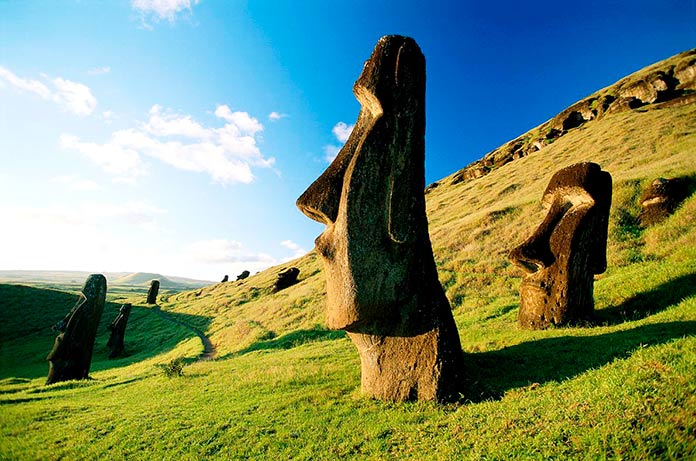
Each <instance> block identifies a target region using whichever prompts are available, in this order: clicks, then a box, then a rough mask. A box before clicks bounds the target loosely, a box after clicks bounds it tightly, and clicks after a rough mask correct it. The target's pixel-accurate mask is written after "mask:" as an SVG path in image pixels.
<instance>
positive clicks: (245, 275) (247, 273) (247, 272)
mask: <svg viewBox="0 0 696 461" xmlns="http://www.w3.org/2000/svg"><path fill="white" fill-rule="evenodd" d="M249 275H251V274H250V273H249V271H242V273H241V274H239V275H238V276H237V280H236V281H237V282H239V281H240V280H244V279H245V278H247V277H249Z"/></svg>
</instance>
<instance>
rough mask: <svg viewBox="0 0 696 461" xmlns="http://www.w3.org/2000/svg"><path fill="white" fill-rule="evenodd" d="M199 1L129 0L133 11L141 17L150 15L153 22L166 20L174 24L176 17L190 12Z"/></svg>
mask: <svg viewBox="0 0 696 461" xmlns="http://www.w3.org/2000/svg"><path fill="white" fill-rule="evenodd" d="M198 2H199V0H131V6H132V7H133V9H134V10H136V11H138V12H140V13H141V14H143V15H151V16H153V17H154V18H155V20H160V19H166V20H168V21H169V22H174V19H175V18H176V15H177V14H179V13H181V12H185V11H188V12H190V11H191V7H193V6H195V5H196V4H198Z"/></svg>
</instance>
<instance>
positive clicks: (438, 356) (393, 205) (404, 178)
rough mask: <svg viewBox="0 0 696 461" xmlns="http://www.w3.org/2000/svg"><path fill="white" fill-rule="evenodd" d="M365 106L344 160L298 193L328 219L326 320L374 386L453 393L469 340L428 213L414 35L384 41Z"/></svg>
mask: <svg viewBox="0 0 696 461" xmlns="http://www.w3.org/2000/svg"><path fill="white" fill-rule="evenodd" d="M353 93H354V94H355V96H356V98H357V99H358V101H359V102H360V104H361V110H360V114H359V116H358V120H357V121H356V123H355V128H353V131H352V133H351V134H350V137H349V138H348V140H347V141H346V143H345V145H344V147H343V148H342V149H341V151H340V152H339V153H338V155H337V157H336V159H335V160H334V161H333V163H331V165H330V166H329V167H328V168H327V169H326V171H324V173H323V174H322V175H321V176H320V177H319V178H318V179H317V180H316V181H315V182H314V183H312V184H311V185H310V186H309V188H308V189H307V190H306V191H305V192H304V193H303V194H302V196H301V197H300V198H299V199H298V200H297V206H298V208H299V209H300V210H301V211H302V212H303V213H304V214H305V215H307V216H308V217H309V218H311V219H313V220H315V221H319V222H321V223H323V224H325V225H326V229H325V230H324V232H323V233H322V234H321V235H320V236H319V237H318V238H317V239H316V241H315V244H316V250H317V252H318V253H319V255H320V257H321V259H322V261H323V263H324V268H325V274H326V279H327V309H326V322H327V325H328V327H329V328H331V329H342V330H346V331H348V332H349V336H350V338H351V340H352V341H353V343H354V344H355V345H356V347H357V348H358V351H359V352H360V356H361V366H362V378H361V379H362V388H363V392H365V393H367V394H369V395H371V396H373V397H377V398H382V399H386V400H396V401H400V400H407V399H408V400H410V399H422V400H433V399H438V400H439V399H442V398H446V397H445V396H446V395H447V394H451V393H452V391H453V390H454V388H455V387H456V383H455V382H457V383H458V380H457V378H456V375H457V373H458V372H459V367H461V365H462V363H461V357H462V352H461V346H460V344H459V336H458V333H457V330H456V327H455V325H454V320H453V318H452V314H451V311H450V307H449V303H448V301H447V298H446V297H445V295H444V292H443V291H442V287H441V286H440V283H439V280H438V277H437V270H436V268H435V262H434V259H433V255H432V248H431V245H430V238H429V235H428V221H427V217H426V214H425V194H424V186H425V169H424V163H425V58H424V56H423V54H422V53H421V51H420V48H419V47H418V45H417V44H416V42H415V41H414V40H413V39H411V38H408V37H402V36H395V35H394V36H386V37H383V38H381V39H380V40H379V42H378V43H377V45H376V46H375V49H374V51H373V52H372V56H371V57H370V59H369V60H368V61H367V62H366V63H365V66H364V68H363V71H362V74H361V75H360V77H359V78H358V80H357V81H356V82H355V85H354V86H353Z"/></svg>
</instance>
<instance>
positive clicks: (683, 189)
mask: <svg viewBox="0 0 696 461" xmlns="http://www.w3.org/2000/svg"><path fill="white" fill-rule="evenodd" d="M689 189H690V188H689V180H688V178H673V179H665V178H657V179H655V180H654V181H653V182H652V183H651V184H650V186H648V188H647V189H645V191H643V195H642V196H641V197H640V205H641V212H640V216H639V218H638V219H639V220H640V224H641V225H642V226H651V225H653V224H657V223H659V222H661V221H664V220H665V219H666V218H667V217H668V216H669V215H671V214H672V213H674V211H675V210H676V209H677V207H678V206H679V205H680V204H681V202H683V201H684V199H686V198H687V197H688V196H689V192H690V191H689Z"/></svg>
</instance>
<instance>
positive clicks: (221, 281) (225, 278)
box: [220, 274, 230, 283]
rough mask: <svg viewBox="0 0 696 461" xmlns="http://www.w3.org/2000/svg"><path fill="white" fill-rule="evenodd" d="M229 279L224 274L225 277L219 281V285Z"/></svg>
mask: <svg viewBox="0 0 696 461" xmlns="http://www.w3.org/2000/svg"><path fill="white" fill-rule="evenodd" d="M229 279H230V278H229V277H228V276H227V274H225V276H224V277H223V278H222V280H220V283H225V282H226V281H228V280H229Z"/></svg>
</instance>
